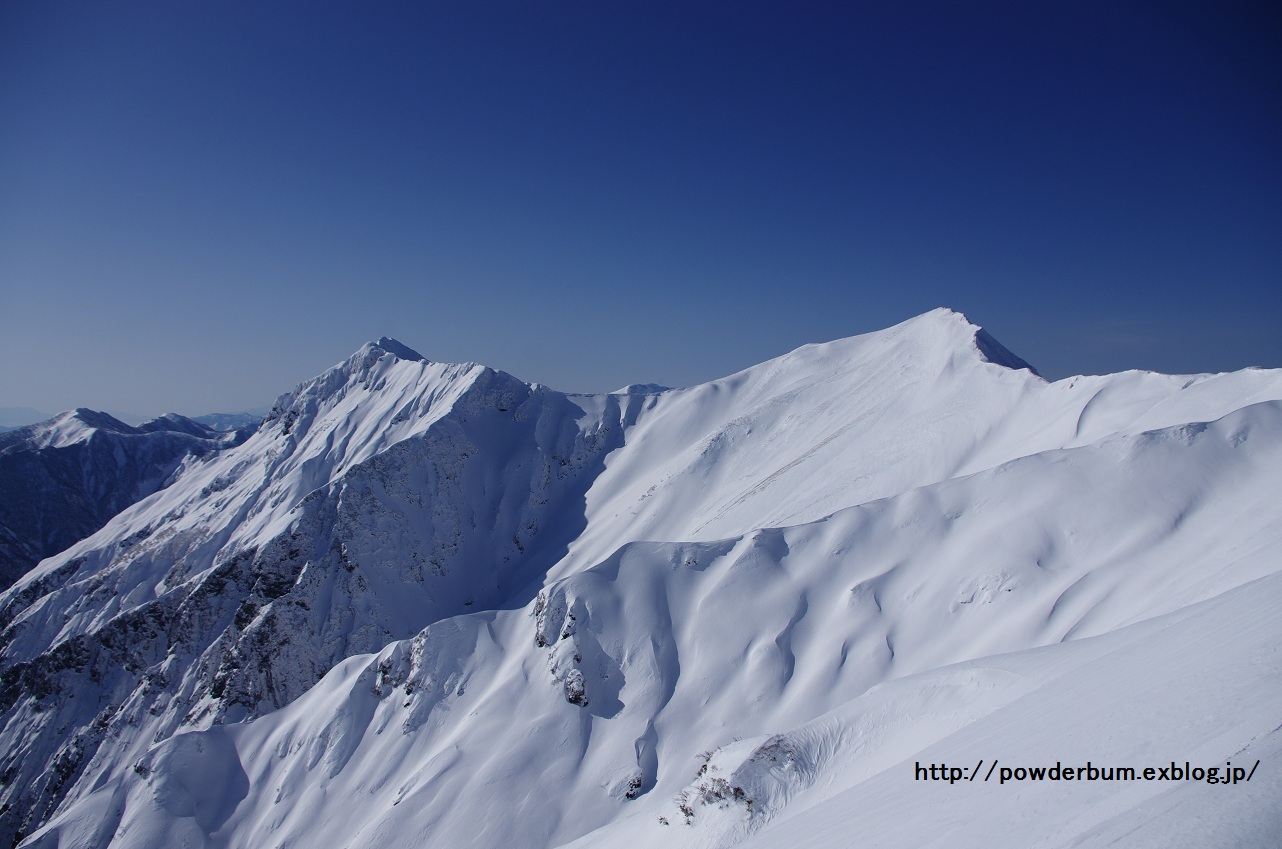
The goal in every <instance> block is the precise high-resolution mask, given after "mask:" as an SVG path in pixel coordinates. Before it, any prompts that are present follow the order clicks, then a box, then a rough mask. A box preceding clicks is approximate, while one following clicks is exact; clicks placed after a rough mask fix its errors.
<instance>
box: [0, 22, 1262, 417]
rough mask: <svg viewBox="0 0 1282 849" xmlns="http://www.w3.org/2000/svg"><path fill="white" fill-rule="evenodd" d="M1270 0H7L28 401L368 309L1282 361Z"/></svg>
mask: <svg viewBox="0 0 1282 849" xmlns="http://www.w3.org/2000/svg"><path fill="white" fill-rule="evenodd" d="M1280 36H1282V30H1280V29H1279V24H1278V21H1277V19H1276V18H1275V17H1273V16H1270V15H1269V14H1268V11H1267V8H1266V4H1259V3H1232V2H1217V3H1193V4H1184V3H1172V2H1164V3H1152V4H1143V3H1136V4H1119V3H1089V2H1087V3H1072V4H1041V3H1027V2H1011V3H986V2H980V3H974V4H956V3H913V2H905V3H836V2H833V3H782V2H780V3H770V4H767V3H714V2H707V3H679V4H678V3H664V2H655V3H631V4H623V3H601V2H572V3H560V2H551V3H527V2H521V3H516V2H513V3H487V2H481V1H480V0H478V2H469V3H455V2H450V3H380V4H360V5H359V6H358V4H353V3H330V2H310V3H259V2H255V3H236V2H220V3H199V4H198V3H188V2H155V3H135V2H115V3H110V4H104V3H89V2H77V3H67V2H59V1H58V0H52V2H51V0H10V2H8V3H5V4H3V5H2V6H0V405H4V406H31V407H37V408H40V409H43V410H47V411H54V410H58V409H64V408H67V407H71V406H77V405H79V406H90V407H95V408H99V409H102V408H105V409H113V410H122V411H131V412H135V413H138V414H143V415H150V414H158V413H161V412H164V411H168V410H177V411H180V412H185V413H189V414H199V413H204V412H210V411H213V410H231V409H241V408H245V407H251V406H256V405H261V404H266V403H270V401H271V400H272V399H273V398H274V396H275V395H276V394H278V393H280V392H283V391H286V390H287V389H289V388H290V387H291V386H292V385H293V384H294V383H296V382H297V381H299V380H302V379H304V378H306V377H308V376H310V375H312V374H314V373H316V372H318V371H320V370H322V369H323V368H325V367H326V366H328V365H330V364H332V363H333V362H336V361H338V360H340V359H342V358H343V357H345V356H346V355H347V354H349V353H350V352H351V351H352V350H354V349H355V348H357V347H358V346H359V345H360V344H361V343H362V342H364V341H366V340H367V339H371V338H376V337H378V336H381V335H389V336H395V337H396V338H398V339H400V340H401V341H402V342H404V343H406V344H408V345H410V346H411V347H414V348H417V349H418V350H420V351H421V352H422V353H423V354H424V355H426V356H428V357H430V358H432V359H438V360H456V361H478V362H484V363H486V364H488V365H492V366H495V367H498V368H503V369H505V370H507V371H510V372H512V373H514V374H516V375H518V376H519V377H521V378H523V379H526V380H531V381H539V382H542V383H546V384H549V385H552V386H554V387H557V388H561V389H565V390H571V391H595V390H608V389H612V388H615V387H617V386H620V385H622V384H625V383H630V382H659V383H666V384H669V385H687V384H690V383H695V382H699V381H702V380H707V379H711V378H714V377H717V376H720V375H722V374H726V373H729V372H732V371H735V370H737V369H739V368H742V367H745V366H747V365H751V364H752V363H754V362H758V361H760V360H763V359H767V358H769V357H772V356H775V355H778V354H780V353H783V352H785V351H787V350H790V349H791V348H793V347H796V346H797V345H800V344H804V343H806V342H813V341H824V340H827V339H832V338H837V337H841V336H848V335H853V334H856V333H861V332H865V331H868V330H874V329H877V328H880V327H884V326H888V325H890V324H894V323H897V322H899V321H901V320H903V319H905V318H908V317H910V316H912V315H915V314H918V313H921V312H924V311H926V310H928V309H931V308H933V307H936V306H950V307H953V308H955V309H959V310H961V311H963V312H965V313H966V314H967V315H969V316H970V317H971V318H972V319H973V320H974V321H976V322H978V323H980V324H982V325H984V326H985V327H987V328H988V329H989V330H990V332H992V333H993V335H994V336H996V337H997V338H998V339H1000V340H1001V341H1002V342H1003V343H1004V344H1005V345H1007V347H1009V348H1011V349H1012V350H1014V351H1015V352H1016V353H1018V354H1019V355H1021V356H1022V357H1024V358H1025V359H1027V360H1029V361H1030V362H1032V363H1034V364H1035V365H1037V366H1038V367H1039V369H1041V370H1042V371H1043V373H1044V374H1047V375H1048V376H1051V377H1060V376H1065V375H1068V374H1073V373H1079V372H1108V371H1116V370H1121V369H1125V368H1148V369H1155V370H1160V371H1172V372H1185V371H1219V370H1228V369H1235V368H1241V367H1244V366H1247V365H1263V366H1282V332H1279V329H1278V328H1279V319H1282V157H1279V156H1278V153H1277V152H1278V151H1279V150H1282V55H1280V54H1279V51H1278V50H1277V49H1276V44H1277V43H1278V41H1279V38H1280Z"/></svg>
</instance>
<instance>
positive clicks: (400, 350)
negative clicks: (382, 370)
mask: <svg viewBox="0 0 1282 849" xmlns="http://www.w3.org/2000/svg"><path fill="white" fill-rule="evenodd" d="M365 347H367V348H379V349H381V350H384V351H386V352H387V353H389V354H391V355H392V356H394V357H396V358H398V359H402V360H422V361H426V360H427V357H425V356H423V355H422V354H420V353H419V352H418V351H415V350H414V349H413V348H411V347H409V346H408V345H403V344H401V343H400V342H398V341H396V340H395V339H393V338H392V337H390V336H380V337H378V339H377V340H376V341H374V342H367V343H366V344H365Z"/></svg>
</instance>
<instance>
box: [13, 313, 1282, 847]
mask: <svg viewBox="0 0 1282 849" xmlns="http://www.w3.org/2000/svg"><path fill="white" fill-rule="evenodd" d="M980 332H981V331H979V328H977V327H976V326H974V325H973V324H971V323H970V322H969V321H968V320H967V319H966V318H965V317H964V316H961V315H960V314H958V313H955V312H952V311H949V310H936V311H934V312H931V313H927V314H925V315H923V316H919V317H917V318H914V319H912V320H910V321H907V322H905V323H903V324H900V325H898V326H896V327H893V328H890V329H888V330H885V331H881V332H877V333H871V334H866V335H864V336H858V337H853V338H850V339H844V340H839V341H836V342H831V343H827V344H822V345H809V346H806V347H804V348H801V349H798V350H797V351H794V352H792V353H790V354H787V355H785V356H783V357H780V358H778V359H775V360H772V361H770V362H767V363H764V364H761V365H759V366H755V367H753V368H750V369H747V370H745V371H742V372H739V373H738V374H735V375H731V376H729V377H727V378H724V379H721V380H718V381H713V382H711V383H708V384H703V385H700V386H696V387H691V388H688V389H664V388H662V387H650V386H638V387H629V388H628V389H627V390H623V391H621V392H619V393H610V394H604V395H596V396H583V395H564V394H561V393H557V392H555V391H553V390H550V389H547V388H546V387H542V386H536V385H530V384H525V383H522V382H521V381H519V380H517V379H516V378H513V377H511V376H510V375H506V374H504V373H502V372H496V371H493V370H491V369H487V368H484V367H481V366H477V365H470V364H469V365H446V364H439V363H432V362H428V361H426V360H424V359H422V358H421V357H419V355H417V354H416V353H415V352H413V351H410V350H409V349H406V348H404V346H401V345H400V344H399V343H395V342H394V341H392V340H386V339H384V340H379V342H377V343H371V344H370V345H367V346H365V347H363V348H362V349H361V350H359V351H358V352H357V353H356V354H354V355H353V356H352V357H351V358H350V359H349V360H347V361H346V362H344V363H342V364H339V365H338V366H335V367H334V368H333V369H331V370H329V371H327V372H325V373H324V374H322V375H321V376H319V377H317V378H316V379H314V380H312V381H310V382H308V383H306V384H304V385H302V386H300V387H299V388H298V389H296V390H294V391H293V392H292V393H289V394H287V395H285V396H282V398H281V399H280V400H279V401H278V402H277V404H276V406H275V408H274V409H273V411H272V413H271V414H270V415H269V416H268V417H267V419H266V421H265V422H264V424H263V426H262V428H261V429H260V430H259V431H258V432H257V433H256V434H255V435H254V436H253V437H251V438H250V439H249V440H248V441H247V442H245V443H244V444H243V445H241V446H239V447H237V448H233V449H228V450H226V451H224V452H221V453H220V454H218V455H215V456H213V457H212V458H210V459H207V460H205V461H200V462H193V463H192V464H190V465H189V466H188V467H187V468H186V469H184V470H183V472H182V474H181V476H180V477H179V478H178V480H177V481H176V482H175V483H173V484H172V485H171V486H170V487H169V488H167V489H166V490H164V491H162V492H160V493H158V494H157V495H155V496H153V497H151V498H150V499H147V500H145V501H143V502H140V503H138V504H136V505H134V506H133V507H131V508H129V509H128V510H126V511H125V512H124V513H122V514H121V515H119V516H117V517H116V519H115V520H113V521H112V522H111V523H109V524H108V525H107V526H106V527H104V528H103V529H102V530H101V531H100V532H99V533H97V534H95V535H94V536H93V537H91V538H89V539H87V540H85V541H83V542H81V543H79V544H78V545H76V546H74V547H73V548H72V549H69V550H68V551H67V552H64V553H63V554H61V555H59V556H57V557H54V558H50V559H48V560H46V561H44V562H43V563H42V564H41V565H40V566H39V567H38V568H37V570H36V571H35V572H33V573H31V574H29V575H28V576H27V577H26V578H24V579H23V580H22V581H20V582H19V583H18V584H17V585H15V586H14V587H13V588H11V589H10V590H8V591H6V592H5V593H4V594H3V595H0V623H2V624H3V626H4V632H3V641H2V642H0V659H2V662H3V664H4V668H5V669H6V670H7V671H6V672H5V676H6V677H5V688H6V693H7V694H8V695H6V698H5V699H4V700H3V701H2V702H0V704H2V705H3V706H4V710H5V714H4V723H5V724H4V727H3V729H0V751H5V752H8V753H9V754H8V755H6V756H5V759H4V761H3V763H2V764H0V765H2V766H3V768H4V769H6V770H9V773H8V774H9V775H10V776H11V778H10V780H9V781H8V787H7V788H6V789H4V790H3V791H0V799H3V800H4V801H5V803H6V804H10V805H11V806H14V807H13V809H14V810H26V811H29V812H34V813H30V814H28V815H27V819H26V820H25V821H24V823H23V824H22V825H23V829H22V833H23V834H25V840H24V842H23V843H22V844H21V845H24V846H33V847H35V846H39V847H54V846H58V847H86V849H87V848H88V847H107V846H112V847H170V846H209V847H289V846H299V847H301V846H351V847H364V846H368V847H375V846H377V847H402V846H403V847H412V846H423V845H432V846H477V847H530V849H535V848H536V847H537V848H538V849H543V847H549V848H550V847H560V846H575V847H590V846H591V847H595V846H626V847H628V849H642V847H648V846H654V847H659V846H664V847H667V846H678V847H681V846H687V847H729V846H740V845H743V846H750V847H757V849H772V847H784V846H787V847H794V846H807V847H810V846H814V847H846V846H884V847H892V846H904V847H917V846H933V845H937V846H949V847H953V846H1045V847H1058V846H1114V845H1117V846H1170V845H1180V844H1186V845H1199V846H1248V845H1259V846H1266V845H1278V844H1279V843H1282V807H1280V806H1278V804H1277V801H1276V800H1277V799H1278V798H1282V793H1280V791H1282V778H1280V777H1279V776H1282V771H1280V768H1282V759H1280V756H1282V731H1280V730H1279V729H1280V728H1282V726H1279V724H1278V723H1279V722H1282V719H1280V718H1279V716H1278V710H1277V708H1278V706H1279V705H1282V674H1280V673H1282V612H1280V611H1282V574H1279V573H1280V572H1282V568H1280V567H1282V508H1279V506H1278V505H1279V504H1282V371H1279V370H1264V369H1248V370H1245V371H1241V372H1235V373H1232V374H1218V375H1211V374H1206V375H1191V376H1187V375H1186V376H1170V375H1161V374H1154V373H1148V372H1125V373H1122V374H1116V375H1107V376H1092V377H1075V378H1069V379H1066V380H1061V381H1057V382H1054V383H1048V382H1046V381H1044V380H1043V379H1041V378H1040V377H1038V376H1037V375H1035V374H1034V373H1032V372H1031V371H1030V370H1028V369H1022V368H1012V367H1010V366H1011V365H1015V364H1018V363H1019V361H1018V360H1016V359H1014V358H1013V357H1012V358H1009V359H1008V358H1006V357H1005V356H994V357H993V359H1001V360H1003V361H1005V362H1006V363H1007V364H1006V365H1002V364H999V363H997V362H990V361H989V356H991V353H992V352H993V350H994V348H993V347H992V345H991V340H986V339H985V338H980V339H979V341H978V342H977V334H979V333H980ZM985 337H986V335H985ZM985 351H988V352H989V354H986V353H985ZM998 353H999V355H1004V353H1005V352H1001V351H1000V349H998ZM14 670H17V671H14ZM19 673H21V674H20V675H19ZM13 681H19V684H18V685H14V684H13V683H12V682H13ZM995 759H996V760H998V761H999V762H1000V764H1001V765H1002V766H1003V767H1012V768H1013V767H1016V766H1039V765H1041V766H1051V765H1054V764H1055V763H1056V762H1057V761H1058V762H1062V763H1063V764H1064V765H1066V766H1067V765H1072V766H1078V765H1083V766H1084V765H1085V764H1086V762H1087V761H1090V762H1091V763H1092V764H1093V765H1095V766H1101V765H1108V766H1127V767H1136V768H1138V770H1139V771H1141V772H1142V771H1143V769H1144V767H1147V766H1154V767H1166V766H1167V765H1168V764H1169V763H1171V762H1176V763H1179V764H1181V765H1182V764H1183V763H1184V762H1185V761H1188V762H1190V763H1191V764H1192V765H1194V766H1199V767H1211V766H1218V767H1220V768H1221V769H1222V768H1224V765H1225V764H1226V763H1227V762H1232V764H1233V765H1234V766H1245V767H1250V766H1251V765H1252V764H1253V763H1255V762H1256V761H1257V760H1258V761H1259V764H1258V767H1257V768H1256V770H1255V772H1254V773H1253V775H1252V779H1251V781H1250V782H1242V783H1237V784H1232V785H1229V784H1209V783H1206V782H1194V781H1185V782H1148V781H1134V782H1106V781H1095V782H1092V781H1072V782H1050V781H1044V782H1030V781H1025V782H1013V781H1011V782H1008V783H1005V784H998V783H997V781H998V777H999V774H998V773H994V774H993V777H992V779H991V780H989V781H985V780H983V778H984V777H983V776H982V775H980V776H979V777H978V779H977V780H975V781H970V780H965V781H963V782H960V783H953V784H950V783H948V782H947V781H942V782H941V781H920V780H916V779H915V778H914V776H915V765H916V764H918V763H921V764H925V765H929V764H932V763H936V764H939V763H945V762H946V763H947V764H949V765H950V766H964V767H965V768H966V769H967V770H971V769H972V768H973V767H974V765H975V764H976V763H977V762H981V761H982V762H983V764H984V767H985V769H986V768H987V766H988V765H989V764H991V763H992V762H993V761H994V760H995ZM24 794H25V795H24Z"/></svg>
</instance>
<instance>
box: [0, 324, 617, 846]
mask: <svg viewBox="0 0 1282 849" xmlns="http://www.w3.org/2000/svg"><path fill="white" fill-rule="evenodd" d="M398 347H399V346H398ZM401 350H402V351H404V350H407V349H403V348H401ZM582 415H583V411H582V410H581V409H580V408H579V407H577V406H576V405H574V404H572V403H571V402H569V401H568V400H567V399H566V398H565V396H562V395H559V394H556V393H549V392H547V391H543V390H535V389H532V388H531V387H529V386H527V385H526V384H523V383H521V382H519V381H517V380H515V379H514V378H512V377H510V376H508V375H504V374H502V373H498V372H494V371H492V370H490V369H485V368H482V367H480V366H455V365H441V364H435V363H428V362H426V361H422V360H405V359H401V358H400V357H398V356H396V355H395V354H393V353H392V352H391V351H388V350H386V349H384V348H383V347H382V346H380V345H376V344H371V345H367V346H365V347H364V348H362V349H361V350H360V351H358V352H357V353H356V354H355V355H354V356H353V357H352V358H350V359H349V360H347V361H346V362H344V363H342V364H340V365H339V366H336V367H335V368H333V369H331V370H329V371H327V372H326V373H324V374H323V375H321V376H320V377H318V378H316V379H315V380H312V381H310V382H308V383H306V384H304V385H302V386H300V387H299V388H298V389H296V390H295V391H294V392H292V393H290V394H288V395H286V396H283V397H282V398H281V399H280V400H279V401H278V402H277V404H276V406H275V407H274V409H273V410H272V413H271V414H270V415H269V416H268V417H267V419H266V420H265V422H264V424H263V426H262V428H261V429H260V430H259V431H258V432H257V433H256V434H255V435H254V436H253V437H251V438H250V439H249V440H248V441H247V442H246V443H245V444H243V445H241V446H239V447H238V448H236V449H234V450H231V451H228V452H225V453H223V454H220V455H218V456H216V457H214V458H212V459H211V460H209V461H208V462H203V463H195V464H190V465H188V466H187V467H186V468H185V469H184V470H183V472H182V474H181V477H180V478H179V479H178V480H177V481H176V482H175V483H174V484H173V492H172V493H170V492H166V493H165V497H164V498H163V499H152V500H150V501H147V502H144V503H140V504H138V505H135V506H134V507H133V508H131V509H130V510H127V511H125V512H124V513H123V514H121V515H120V516H119V517H118V518H117V519H116V520H115V521H114V522H113V523H112V524H111V525H110V526H109V527H107V528H104V529H103V531H101V532H100V533H99V534H97V535H95V536H94V537H92V538H91V539H89V540H86V541H84V542H83V543H82V544H80V545H78V546H75V547H73V548H72V549H70V550H69V551H67V552H65V553H64V554H63V555H60V556H59V557H56V558H52V559H50V560H47V561H45V562H44V563H43V564H41V566H40V567H39V568H38V569H36V570H35V571H33V572H32V573H31V574H29V575H28V576H27V577H26V578H24V579H23V581H21V582H19V584H18V585H16V586H15V587H13V588H12V589H11V590H10V591H9V592H8V593H6V594H5V595H4V596H2V597H0V622H3V624H4V626H5V630H4V634H3V639H4V648H3V651H4V661H5V665H6V669H5V673H4V675H5V678H4V690H3V697H4V698H3V704H4V706H5V708H6V711H7V718H8V719H9V720H11V721H10V722H9V724H8V725H7V726H6V728H5V729H4V731H3V732H0V740H2V741H3V742H4V743H5V750H6V751H7V752H10V753H11V754H10V755H9V756H8V758H7V760H6V763H5V767H6V768H12V769H13V770H14V771H15V773H16V774H17V775H18V776H20V777H21V778H22V781H15V782H13V783H11V784H9V785H8V787H7V788H6V791H5V792H6V793H7V794H8V797H7V798H6V799H5V801H6V802H9V804H10V805H11V810H14V811H17V810H27V811H41V810H43V808H42V806H44V807H47V806H48V804H50V800H56V798H57V796H58V795H59V794H60V793H62V792H65V790H66V789H67V788H68V787H70V786H71V780H73V779H78V778H79V777H80V776H82V775H88V774H94V773H96V771H98V770H99V769H100V768H101V769H105V768H108V767H110V766H112V765H114V764H115V763H116V760H117V758H118V757H119V755H120V747H121V746H123V747H125V748H127V747H128V744H127V743H125V742H123V741H124V740H134V741H136V742H137V743H138V744H139V745H143V746H145V745H146V744H147V741H148V739H149V738H152V739H154V738H157V737H160V738H163V737H165V736H168V735H169V734H170V733H172V732H173V731H174V730H176V729H178V728H183V727H204V726H207V725H208V724H210V723H215V722H224V721H227V720H234V719H239V718H242V717H246V716H254V715H257V714H258V713H260V712H262V711H264V710H272V709H275V708H276V707H279V706H280V705H283V704H287V703H288V702H289V701H291V700H293V699H294V698H296V697H297V696H299V695H300V694H301V693H302V692H304V691H305V690H306V689H307V688H308V687H310V686H311V685H312V684H313V683H314V682H315V681H316V680H318V679H319V678H320V676H321V675H322V674H324V672H325V671H327V670H328V669H329V668H330V667H332V666H333V665H334V664H335V663H337V662H338V661H339V660H341V659H343V658H344V657H347V656H350V655H352V654H355V653H358V652H364V651H371V650H375V649H378V648H381V647H382V646H384V645H386V644H387V643H388V642H389V641H392V640H395V639H400V638H405V637H408V636H411V635H412V634H414V633H415V632H416V631H418V630H419V629H420V628H422V627H423V625H424V624H425V623H428V622H432V621H436V620H438V619H441V618H444V617H447V616H451V615H455V614H459V613H463V612H465V611H466V610H468V609H469V608H472V607H479V608H493V607H496V606H498V605H499V604H500V603H501V602H504V601H506V600H507V599H509V598H520V597H521V592H523V591H524V592H525V593H526V596H525V597H526V598H528V597H529V595H530V594H532V593H533V591H534V589H535V588H537V586H538V576H539V575H540V574H541V573H542V572H545V571H546V570H547V568H548V566H549V565H550V563H552V562H555V561H556V559H557V558H558V557H559V553H558V551H563V550H564V548H565V546H566V545H567V544H568V542H569V540H570V539H571V538H572V537H573V534H574V532H575V528H576V527H581V525H582V515H583V509H582V499H583V494H582V493H583V488H584V486H585V484H583V483H582V482H581V481H582V480H590V479H591V477H592V473H591V467H592V466H593V464H599V461H600V458H601V457H602V456H603V454H604V451H605V449H606V448H607V446H608V444H609V443H608V440H609V438H610V432H609V430H608V429H605V428H599V427H596V426H593V425H591V424H590V423H586V424H584V425H583V426H582V427H581V426H580V423H579V421H578V419H579V417H581V416H582ZM576 511H577V514H578V516H579V517H580V518H579V519H578V520H577V521H576V519H575V518H574V517H575V513H576ZM543 525H553V527H551V528H550V529H548V530H547V531H541V528H542V526H543ZM523 588H529V589H524V590H523ZM73 692H74V693H76V694H77V698H75V699H72V698H70V694H71V693H73ZM70 728H76V729H79V731H78V732H77V733H75V734H74V735H72V736H70V737H68V734H67V731H66V729H70ZM104 737H108V738H112V739H113V740H121V741H122V742H121V743H120V744H118V745H113V747H112V748H110V749H109V750H108V751H107V752H104V753H103V755H102V756H101V757H97V756H96V752H97V751H98V746H99V744H100V743H101V741H102V739H104ZM10 799H12V800H13V801H9V800H10ZM30 821H31V820H30V815H28V817H27V822H30ZM10 822H11V824H12V826H11V827H12V828H13V829H14V830H15V831H17V830H19V829H24V828H25V826H23V824H22V823H21V822H14V821H13V820H11V821H10Z"/></svg>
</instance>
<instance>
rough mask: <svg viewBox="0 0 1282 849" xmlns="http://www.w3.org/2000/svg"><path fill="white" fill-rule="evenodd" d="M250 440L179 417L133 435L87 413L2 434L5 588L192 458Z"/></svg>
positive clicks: (0, 549)
mask: <svg viewBox="0 0 1282 849" xmlns="http://www.w3.org/2000/svg"><path fill="white" fill-rule="evenodd" d="M246 435H248V434H247V433H241V434H225V433H219V432H217V431H214V430H212V429H210V428H208V427H204V426H203V425H201V424H199V423H198V422H196V421H194V420H192V419H188V418H185V417H183V416H179V415H175V414H170V415H167V416H162V417H160V418H157V419H152V420H151V421H148V422H145V423H144V424H142V425H139V426H138V427H133V426H131V425H127V424H125V423H124V422H122V421H120V420H118V419H116V418H113V417H112V416H109V415H108V414H106V413H100V412H96V411H94V410H86V409H77V410H71V411H69V412H65V413H62V414H60V415H57V416H54V417H53V418H51V419H49V420H48V421H43V422H39V423H37V424H33V425H27V426H25V427H21V428H14V429H13V430H11V431H8V432H6V433H4V434H0V588H3V587H8V586H9V585H11V584H12V583H13V582H14V581H15V580H17V579H18V577H19V576H21V575H22V574H24V573H25V572H26V571H27V570H28V569H30V568H31V567H32V566H34V565H36V564H37V563H38V562H40V561H41V560H42V559H44V558H45V557H48V556H50V555H52V554H57V553H58V552H59V551H62V550H63V549H65V548H66V547H67V546H69V545H71V544H72V543H74V542H77V541H79V540H82V539H84V538H85V537H87V536H89V534H91V533H93V532H94V531H96V530H98V529H99V528H101V527H102V526H103V525H104V524H106V522H107V520H108V519H110V518H111V517H112V516H114V515H116V514H117V513H119V512H120V511H121V510H123V509H124V508H125V507H128V506H129V505H130V504H133V503H134V502H136V501H138V500H139V499H141V498H145V497H146V496H148V495H151V494H152V493H153V492H156V491H157V490H158V489H160V488H162V487H163V486H164V485H165V483H166V482H167V481H168V479H169V477H170V476H171V475H172V474H173V473H174V472H175V471H176V470H177V469H178V467H179V466H180V465H181V464H182V462H183V460H184V459H186V458H187V457H200V456H203V455H205V454H208V453H210V452H212V451H218V450H220V449H222V448H226V447H229V446H231V445H235V444H236V443H238V442H240V441H243V439H244V437H245V436H246Z"/></svg>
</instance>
